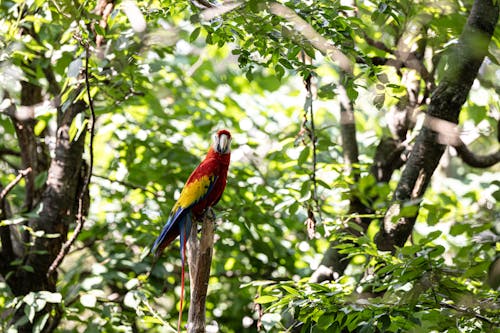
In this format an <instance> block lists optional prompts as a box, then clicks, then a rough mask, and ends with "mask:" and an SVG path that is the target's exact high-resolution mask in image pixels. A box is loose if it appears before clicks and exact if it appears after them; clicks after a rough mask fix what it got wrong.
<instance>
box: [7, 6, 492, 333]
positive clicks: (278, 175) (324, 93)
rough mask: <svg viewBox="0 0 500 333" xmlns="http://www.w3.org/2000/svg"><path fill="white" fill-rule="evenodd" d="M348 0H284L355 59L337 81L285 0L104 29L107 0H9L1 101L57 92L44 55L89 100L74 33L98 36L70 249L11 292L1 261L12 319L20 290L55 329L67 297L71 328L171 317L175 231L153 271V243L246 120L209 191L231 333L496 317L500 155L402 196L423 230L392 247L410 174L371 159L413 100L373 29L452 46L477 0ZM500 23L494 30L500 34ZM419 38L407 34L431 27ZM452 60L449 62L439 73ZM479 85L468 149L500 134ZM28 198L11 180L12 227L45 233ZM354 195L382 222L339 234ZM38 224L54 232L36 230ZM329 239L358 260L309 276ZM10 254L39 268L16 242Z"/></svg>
mask: <svg viewBox="0 0 500 333" xmlns="http://www.w3.org/2000/svg"><path fill="white" fill-rule="evenodd" d="M342 3H343V2H342ZM342 3H341V2H340V1H329V0H315V1H309V2H301V1H284V2H282V4H284V5H286V6H288V7H290V8H292V9H293V10H294V12H295V13H297V15H299V16H300V17H301V18H302V19H304V20H305V21H307V22H308V23H309V24H310V25H311V26H312V27H314V28H315V29H316V30H317V32H318V33H319V34H321V35H322V36H324V37H325V38H327V39H328V40H329V41H330V42H331V43H332V44H333V45H335V46H336V47H338V48H339V49H340V50H342V51H343V52H345V53H346V54H347V55H348V56H349V57H350V58H352V59H356V60H357V61H359V63H360V64H359V66H358V67H357V68H356V72H355V73H354V76H353V77H348V78H345V80H343V81H344V82H340V81H342V80H341V79H340V77H341V75H339V73H338V71H337V68H336V65H335V64H333V63H332V60H331V59H329V58H327V57H324V56H323V55H320V54H319V53H318V52H316V51H315V49H314V48H313V46H312V45H311V42H310V41H308V40H307V39H305V38H304V37H303V36H302V35H301V34H300V33H297V32H295V31H293V30H292V29H291V27H290V25H289V23H288V22H287V21H286V20H285V19H283V18H280V17H277V16H275V15H272V14H271V13H270V12H269V10H268V3H266V2H264V1H257V0H251V1H245V2H243V4H242V5H241V6H240V7H238V8H236V9H234V10H232V11H230V12H228V13H225V14H224V15H223V16H222V17H217V18H214V19H212V20H208V21H205V20H203V18H202V17H201V16H200V15H201V14H202V13H201V12H200V10H199V9H198V8H196V7H195V6H194V5H193V4H192V3H190V2H188V1H170V0H164V1H152V2H150V1H139V2H137V6H138V8H139V9H140V11H141V12H142V15H143V16H144V19H145V20H146V22H147V31H146V32H144V33H139V32H136V31H135V30H134V29H133V28H132V24H131V22H130V19H129V18H128V17H127V16H126V14H125V13H124V12H123V10H121V9H120V8H121V7H117V8H115V9H114V10H113V12H112V14H111V16H110V18H109V20H108V25H107V27H106V28H105V29H104V28H102V27H99V25H97V24H94V22H96V21H99V20H100V17H97V16H96V15H95V14H93V9H94V7H95V2H94V1H90V2H81V3H79V2H73V1H68V0H61V1H52V2H50V1H49V2H45V1H27V2H22V1H2V3H1V5H0V10H1V14H2V15H1V16H0V31H1V37H0V45H1V48H0V62H1V63H0V65H1V67H2V71H1V72H2V73H0V78H1V79H0V90H1V92H2V95H3V97H4V99H5V98H6V96H7V95H6V93H8V94H9V96H10V97H11V98H12V99H13V100H15V101H17V102H19V100H20V98H21V97H20V85H19V81H20V80H21V79H23V80H26V81H29V82H32V83H34V84H36V85H40V86H41V87H42V88H43V92H44V94H46V95H47V96H49V98H47V99H49V100H53V99H54V98H55V96H56V95H58V93H57V92H55V91H53V88H51V85H50V82H48V81H47V79H46V74H45V71H46V70H47V69H48V68H50V69H51V70H52V71H53V73H54V77H55V80H56V81H57V83H58V84H59V86H60V87H62V93H61V94H60V98H61V105H62V112H63V113H64V112H65V111H66V110H67V108H68V106H69V105H70V104H71V103H72V102H73V101H75V100H85V101H86V99H87V97H86V95H85V94H84V90H83V85H82V84H83V82H82V80H81V72H82V71H83V68H84V65H85V52H84V47H83V46H82V45H81V43H80V41H83V42H86V41H89V42H90V43H91V51H92V57H91V58H90V62H89V71H90V85H91V88H92V89H91V93H92V98H93V102H94V105H95V109H96V113H97V115H98V122H97V133H96V136H95V141H94V152H93V153H94V161H95V164H94V170H93V177H92V184H91V186H90V196H91V207H90V213H89V217H88V220H87V221H86V224H85V227H84V230H83V231H82V233H81V234H80V235H79V237H78V240H77V242H76V243H75V245H74V246H73V248H72V252H70V254H69V255H68V256H67V257H66V259H65V261H64V264H63V266H62V267H61V270H60V272H59V280H58V284H57V291H54V292H49V291H39V292H31V293H29V294H28V295H24V296H18V297H15V296H14V295H13V294H12V291H11V290H10V289H9V287H8V285H7V283H5V282H4V280H7V279H9V278H11V276H3V280H2V281H1V282H0V308H1V309H2V310H0V317H2V319H3V318H5V319H6V320H5V321H4V320H2V323H1V324H0V328H1V330H3V331H7V330H8V329H14V328H13V327H14V326H15V324H16V323H11V322H10V320H11V319H12V318H13V315H14V312H15V310H17V309H21V308H22V309H24V313H25V315H26V316H25V317H24V318H22V319H21V320H24V321H26V320H28V321H30V322H34V331H35V332H36V331H42V329H43V328H44V327H45V325H46V322H47V318H48V316H47V313H45V314H42V310H43V309H48V308H49V307H51V306H56V305H57V306H58V308H57V309H58V310H57V311H61V313H62V319H61V324H60V325H59V327H58V328H57V330H56V331H58V332H66V331H76V330H81V327H84V329H85V332H116V331H123V332H130V331H144V332H146V331H147V332H164V331H166V330H168V329H173V328H172V327H175V323H176V320H177V311H178V309H179V304H178V303H179V295H180V257H179V247H178V244H177V243H174V244H173V245H172V246H171V247H170V248H168V249H167V250H166V252H165V254H164V255H163V256H162V257H161V259H160V261H159V263H158V264H157V266H156V267H155V268H154V269H153V271H152V272H151V275H150V277H149V279H146V274H147V273H148V271H149V269H150V267H151V263H152V257H151V256H146V253H147V251H148V250H149V247H150V246H151V244H152V242H153V241H154V239H155V238H156V236H157V235H158V233H159V232H160V229H161V227H162V225H163V223H164V222H165V220H166V217H167V216H168V213H169V210H170V208H171V207H172V205H173V204H174V202H175V199H176V198H177V197H178V195H179V193H180V189H181V188H182V185H183V183H184V181H185V180H186V179H187V177H188V176H189V174H190V172H191V171H192V170H193V168H194V167H195V166H196V165H197V163H198V162H199V161H200V159H201V158H202V156H203V155H204V154H205V151H206V150H207V149H208V146H209V144H210V142H209V140H210V137H211V134H212V132H213V131H214V130H216V129H218V128H222V127H226V128H228V129H230V130H231V131H232V133H233V136H234V140H233V158H232V162H231V167H230V171H229V180H228V186H227V189H226V191H225V194H224V196H223V197H222V199H221V201H220V203H219V204H218V206H217V208H216V213H217V216H218V218H219V220H218V222H217V230H216V243H215V253H214V261H213V265H212V273H211V278H210V284H209V294H208V298H207V322H208V323H209V324H211V325H214V326H217V327H218V329H219V331H220V332H228V333H230V332H255V331H256V329H257V326H258V325H262V326H260V327H261V329H260V330H261V331H262V330H264V331H270V332H278V331H287V330H288V331H289V330H290V327H297V328H298V329H300V331H302V332H341V331H346V330H347V331H357V332H402V331H414V332H429V331H449V332H459V331H460V332H462V331H467V332H481V331H491V329H492V328H494V326H495V324H498V319H497V316H498V306H497V305H496V304H497V302H498V292H495V291H493V290H491V289H489V288H488V287H487V286H486V285H485V283H484V281H485V279H486V274H487V273H486V272H487V270H488V267H489V263H491V262H492V261H493V259H494V258H495V256H496V255H497V253H498V251H499V250H500V249H499V248H498V245H497V244H496V243H495V240H497V239H498V233H499V230H498V223H497V222H496V221H498V220H499V218H500V216H499V213H498V212H499V208H500V206H499V183H498V182H496V183H495V182H491V180H492V179H496V178H498V177H497V175H498V167H497V168H496V169H495V168H493V169H492V170H491V172H484V173H481V172H477V171H476V170H472V169H470V168H468V167H466V166H463V164H462V163H460V162H457V161H452V167H451V168H450V169H452V171H451V172H450V174H449V175H448V176H449V177H447V176H445V175H437V176H436V177H437V178H438V179H439V180H438V181H436V184H435V186H433V187H432V189H430V190H429V191H428V193H427V194H426V196H425V197H424V199H423V202H422V204H421V206H416V205H408V206H405V207H404V209H403V213H404V214H408V215H411V214H414V213H415V211H416V210H417V209H418V208H419V207H420V211H419V217H418V220H417V224H416V226H415V231H414V233H413V236H412V242H411V244H409V245H408V246H406V247H403V248H401V249H398V251H397V252H396V253H395V254H394V255H391V254H389V253H384V252H380V251H378V250H377V249H376V246H375V245H374V242H373V236H374V234H375V233H376V231H377V230H378V226H377V225H376V224H377V223H379V222H381V220H382V219H381V217H382V216H383V214H384V212H385V210H386V209H387V206H388V203H389V202H390V200H391V195H392V194H391V193H392V192H393V191H394V189H395V187H396V182H397V177H398V175H397V174H396V176H395V179H394V180H393V181H392V182H390V183H388V184H382V183H377V182H376V180H375V178H374V177H373V175H371V174H370V164H371V163H372V161H373V155H374V150H375V147H376V145H377V143H378V140H379V139H380V137H382V135H383V134H387V132H388V131H387V129H386V128H385V127H386V126H385V125H386V124H385V120H384V117H385V116H386V115H385V113H387V110H388V109H389V108H390V107H391V106H394V105H395V104H396V103H398V102H399V101H400V100H401V99H402V96H403V95H404V93H405V92H406V83H405V82H402V80H401V79H400V77H399V76H398V75H397V73H396V70H394V69H393V68H387V66H379V65H374V64H373V58H374V57H392V56H393V55H390V54H388V53H387V52H386V51H383V50H381V49H379V48H376V47H374V45H373V43H369V42H368V41H367V38H366V37H367V36H368V37H370V38H371V39H374V40H377V41H381V42H383V43H385V44H387V45H392V44H393V43H394V40H397V39H398V38H399V37H400V36H402V35H403V34H405V33H406V32H407V31H408V30H409V29H410V28H412V27H414V26H420V25H424V26H425V27H426V28H427V29H428V31H427V43H428V47H429V48H430V52H432V53H433V55H434V54H438V55H439V57H442V58H445V57H446V56H447V52H448V50H449V46H450V44H452V42H453V41H454V40H455V39H456V38H457V36H458V35H459V33H460V32H461V30H462V27H463V24H464V22H465V20H466V11H465V8H464V6H465V7H467V8H468V7H469V6H470V1H466V3H465V4H462V2H456V1H449V2H448V6H445V8H440V7H439V8H438V7H436V6H429V5H428V4H427V3H422V2H418V1H417V2H413V1H412V2H410V1H392V0H391V1H380V2H374V3H368V2H367V3H360V4H359V5H358V6H356V8H354V7H350V6H345V5H342ZM75 4H78V6H76V5H75ZM118 6H120V5H118ZM22 13H27V14H26V15H24V14H22ZM91 26H93V28H90V27H91ZM23 31H29V32H30V33H22V32H23ZM97 34H100V35H102V36H103V37H104V41H105V42H104V45H103V46H102V47H101V48H97V46H96V45H95V43H94V41H95V39H96V35H97ZM34 36H36V37H34ZM499 37H500V36H498V29H497V32H496V37H495V38H496V39H495V40H496V43H497V46H496V48H495V47H492V49H493V51H498V40H499ZM413 38H414V39H413V40H412V41H411V45H413V44H414V43H417V42H418V41H419V40H420V39H421V38H423V37H422V35H421V34H417V36H413ZM302 51H303V53H302ZM304 54H306V55H308V56H309V57H311V58H313V64H312V65H311V64H305V63H304V61H303V55H304ZM497 58H498V57H497ZM433 60H435V59H433ZM443 66H444V65H442V66H438V67H436V74H437V80H439V78H440V77H441V75H442V72H443V71H445V70H446V69H445V68H444V67H443ZM400 70H402V71H406V70H408V69H405V68H403V69H400ZM497 71H498V66H496V67H495V66H493V67H488V68H487V69H485V76H484V77H485V78H486V79H488V80H490V81H492V82H496V81H495V80H494V78H496V76H495V75H497V74H495V73H497ZM309 75H312V76H313V77H314V78H315V79H316V80H317V83H318V87H319V89H318V97H319V99H318V100H316V99H315V100H314V101H312V102H311V101H310V100H309V103H312V107H313V110H314V117H315V125H316V132H315V138H316V142H315V144H316V147H317V148H316V161H315V163H314V164H315V165H314V166H313V154H314V152H313V147H312V142H311V136H309V135H308V134H307V130H306V131H301V130H302V129H303V124H305V127H307V128H309V129H310V128H311V123H310V122H311V119H310V116H309V115H304V109H307V107H304V104H305V100H306V98H305V90H304V88H303V84H302V79H303V78H306V77H308V76H309ZM4 78H5V79H4ZM12 82H14V83H12ZM340 84H342V85H343V87H344V88H345V90H346V94H347V96H348V98H349V99H350V100H351V101H354V102H356V103H355V107H356V112H357V113H356V126H357V131H358V133H357V135H358V146H359V150H360V161H359V163H358V164H356V165H353V168H354V172H353V173H352V174H350V175H349V174H347V173H346V172H344V169H345V164H344V161H343V158H342V148H341V146H340V144H339V139H338V138H339V137H340V126H339V124H340V115H339V114H338V112H337V109H338V101H339V99H338V94H339V92H338V89H337V88H338V87H339V85H340ZM422 89H423V88H422ZM473 94H476V97H475V98H471V101H469V102H468V103H467V104H466V106H465V107H464V111H463V112H462V115H461V117H462V118H463V119H461V121H462V122H463V123H466V124H467V126H470V128H471V129H473V130H475V131H476V132H478V133H479V135H478V138H477V140H476V141H475V142H474V145H473V147H474V148H478V149H477V150H478V151H485V153H486V152H489V149H492V148H491V147H492V146H493V145H492V143H493V142H494V139H493V138H492V136H491V134H492V128H494V127H493V126H494V123H495V120H494V119H493V118H494V117H492V116H490V115H491V114H493V111H494V110H495V107H496V109H498V103H499V102H498V96H497V95H495V94H493V93H492V89H490V88H478V89H476V90H475V91H474V92H473ZM481 96H487V101H484V100H483V99H482V98H481ZM372 102H373V104H375V107H374V106H373V105H371V103H372ZM47 105H48V104H44V105H43V106H41V107H40V109H37V111H36V125H35V134H36V136H37V138H38V139H39V140H40V141H44V142H45V141H46V142H47V144H48V145H49V146H50V144H51V141H50V140H53V138H54V136H55V133H51V131H53V128H54V123H55V121H56V109H55V108H54V107H53V106H47ZM308 106H310V105H308ZM2 110H3V106H2ZM358 111H359V112H358ZM304 117H306V118H307V119H304ZM87 120H88V119H87V118H86V117H83V116H82V117H81V118H79V119H78V120H75V122H74V123H73V124H72V131H71V134H72V137H78V136H79V135H81V134H82V133H83V132H84V131H85V128H86V124H87ZM15 133H16V132H15V128H14V127H13V125H12V122H11V121H10V119H9V117H8V116H6V115H5V114H4V113H1V114H0V136H1V138H2V140H0V148H1V149H5V150H12V151H13V153H12V154H3V153H2V155H1V161H0V163H1V166H2V169H1V170H2V171H1V172H0V182H1V184H2V185H3V186H5V185H6V184H9V183H10V182H12V181H13V179H14V178H15V172H16V170H19V169H22V163H21V157H20V154H19V153H20V152H19V151H18V149H19V148H18V146H17V145H16V134H15ZM87 140H88V138H87ZM409 141H412V138H409ZM86 154H87V155H88V152H87V153H86ZM85 157H86V158H87V157H88V156H85ZM313 168H315V171H316V174H315V177H316V178H315V179H316V184H313V180H312V177H311V174H312V170H313ZM495 171H496V172H497V173H495ZM354 175H356V176H354ZM358 176H359V177H358ZM46 178H47V173H43V174H40V175H39V178H37V180H36V184H37V185H36V186H37V188H41V187H42V186H43V184H44V183H45V182H46V180H47V179H46ZM315 185H316V188H317V198H315V195H314V186H315ZM24 196H25V183H24V181H21V182H20V183H19V184H18V186H16V187H14V188H13V189H12V191H11V192H10V193H9V195H8V197H7V200H8V203H9V205H10V206H11V207H12V208H13V212H12V213H13V216H12V217H11V218H9V219H4V220H2V221H1V222H0V227H5V226H12V227H15V228H16V229H15V230H17V231H18V233H19V234H22V233H23V232H30V231H31V232H33V231H32V230H29V228H28V227H26V226H23V225H20V224H21V222H22V221H23V220H24V219H26V218H29V217H34V216H36V214H37V210H36V209H39V207H37V208H36V209H34V210H32V211H25V207H23V200H24ZM352 196H355V197H356V198H358V199H359V200H360V201H361V202H362V203H363V204H364V205H365V206H366V207H369V208H370V209H371V210H372V212H371V213H370V214H368V215H369V216H368V217H370V218H371V219H373V223H372V225H371V226H370V228H369V229H368V232H367V234H366V235H363V236H360V237H353V236H352V235H349V234H346V233H345V232H344V229H345V226H346V225H350V226H352V227H353V228H356V227H357V228H360V227H359V225H357V224H355V223H353V222H352V221H353V220H354V219H355V218H356V217H359V214H356V213H354V214H350V213H349V207H348V206H349V199H350V198H351V197H352ZM311 212H312V214H313V217H314V218H315V219H316V220H317V221H318V222H319V223H318V225H317V226H316V229H315V231H314V234H315V238H314V239H311V240H308V239H307V230H306V228H305V226H304V222H305V221H306V220H307V219H308V217H310V216H309V215H310V213H311ZM495 223H496V224H495ZM72 228H73V226H70V230H72ZM356 230H358V229H356ZM70 234H71V233H70ZM491 234H492V235H493V236H491ZM42 236H43V237H51V235H36V237H42ZM489 236H491V237H490V238H488V237H489ZM495 237H496V238H495ZM330 241H336V242H337V244H338V245H337V246H336V249H337V250H338V251H339V252H340V253H341V254H345V255H346V256H347V258H348V259H351V261H350V264H349V266H348V268H347V270H346V271H345V274H344V275H343V276H341V277H338V278H337V279H336V280H335V281H333V282H329V283H321V284H318V283H310V282H308V277H309V276H310V275H311V274H312V272H313V271H314V269H315V268H317V267H318V265H319V263H320V261H321V259H322V256H323V253H324V252H325V251H326V249H327V248H328V247H329V244H330ZM10 264H11V265H14V266H19V265H21V266H23V269H26V270H30V269H31V270H32V269H33V268H32V267H31V266H28V265H24V264H23V262H22V260H20V261H18V262H12V263H10ZM256 305H257V309H256ZM187 307H189V304H188V305H187ZM259 308H261V309H263V313H259V311H258V309H259ZM4 309H5V310H4ZM51 309H52V308H51ZM53 311H56V308H54V310H53ZM495 311H497V312H496V313H495ZM37 314H42V315H41V316H38V315H37ZM186 317H187V316H186V315H185V316H184V318H186ZM11 324H12V325H11ZM17 324H19V323H17ZM10 326H12V327H10Z"/></svg>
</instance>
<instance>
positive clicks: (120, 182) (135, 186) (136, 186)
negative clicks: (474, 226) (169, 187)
mask: <svg viewBox="0 0 500 333" xmlns="http://www.w3.org/2000/svg"><path fill="white" fill-rule="evenodd" d="M92 176H93V177H94V178H100V179H104V180H107V181H110V182H112V183H117V184H120V185H123V186H126V187H128V188H131V189H138V190H141V191H144V192H147V193H150V194H152V195H154V196H155V197H157V198H164V197H165V196H164V195H163V194H160V193H158V192H155V191H151V190H150V189H148V188H147V187H146V186H142V185H137V184H133V183H130V182H126V181H123V180H118V179H111V178H109V177H106V176H102V175H98V174H95V173H93V174H92Z"/></svg>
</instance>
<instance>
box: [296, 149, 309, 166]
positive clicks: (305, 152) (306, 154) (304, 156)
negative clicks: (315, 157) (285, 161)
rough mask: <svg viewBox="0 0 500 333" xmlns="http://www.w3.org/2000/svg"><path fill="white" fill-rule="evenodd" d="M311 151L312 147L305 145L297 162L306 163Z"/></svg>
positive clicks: (299, 163)
mask: <svg viewBox="0 0 500 333" xmlns="http://www.w3.org/2000/svg"><path fill="white" fill-rule="evenodd" d="M310 153H311V149H310V148H309V147H304V149H302V151H301V152H300V154H299V158H298V159H297V164H298V165H303V164H304V163H306V162H307V159H308V158H309V155H310Z"/></svg>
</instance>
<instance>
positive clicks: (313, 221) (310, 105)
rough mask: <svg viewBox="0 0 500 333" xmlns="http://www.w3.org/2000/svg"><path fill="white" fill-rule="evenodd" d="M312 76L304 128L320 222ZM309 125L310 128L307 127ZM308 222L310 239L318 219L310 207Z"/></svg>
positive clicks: (307, 80) (308, 82)
mask: <svg viewBox="0 0 500 333" xmlns="http://www.w3.org/2000/svg"><path fill="white" fill-rule="evenodd" d="M301 57H302V62H304V64H305V63H306V60H308V61H309V62H311V61H312V59H310V58H309V59H306V55H305V52H302V54H301ZM312 84H313V83H312V74H309V75H308V76H307V77H305V78H304V87H305V88H306V103H305V106H304V122H303V125H302V126H303V128H304V129H305V131H306V133H307V135H308V136H309V139H310V140H311V144H312V151H313V160H312V172H311V175H310V178H311V182H312V184H313V187H312V191H311V192H312V193H311V194H312V199H313V201H314V204H315V205H316V210H317V212H318V215H319V218H320V220H322V217H321V206H320V203H319V198H318V184H317V182H316V169H317V146H316V144H317V138H316V127H315V124H314V109H313V89H312ZM308 113H309V121H308V119H307V114H308ZM308 123H309V126H308V125H307V124H308ZM307 215H308V217H307V220H306V222H305V223H306V226H307V232H308V235H309V237H310V238H312V237H313V236H314V229H315V226H316V219H315V217H314V212H313V210H312V209H311V208H310V207H309V208H308V212H307Z"/></svg>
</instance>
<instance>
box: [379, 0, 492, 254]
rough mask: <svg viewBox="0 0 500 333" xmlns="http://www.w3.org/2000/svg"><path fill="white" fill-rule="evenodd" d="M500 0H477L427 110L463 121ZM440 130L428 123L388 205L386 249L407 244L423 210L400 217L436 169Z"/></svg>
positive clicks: (383, 239) (382, 232)
mask: <svg viewBox="0 0 500 333" xmlns="http://www.w3.org/2000/svg"><path fill="white" fill-rule="evenodd" d="M498 11H499V7H498V3H495V4H494V3H493V2H492V0H476V1H475V2H474V4H473V6H472V9H471V13H470V15H469V18H468V20H467V23H466V25H465V27H464V30H463V32H462V34H461V36H460V38H459V42H458V44H457V45H456V46H455V47H454V49H453V52H452V53H451V55H450V57H449V61H448V66H449V69H448V71H447V72H446V74H445V76H444V78H443V80H442V81H441V83H440V84H439V86H438V87H437V89H436V91H435V92H434V94H433V96H432V98H431V102H430V104H429V108H428V111H427V115H428V116H431V117H435V118H439V119H442V120H446V121H448V122H452V123H455V124H457V123H458V116H459V114H460V109H461V107H462V105H463V104H464V102H465V100H466V99H467V96H468V93H469V91H470V88H471V86H472V83H473V82H474V79H475V78H476V76H477V73H478V70H479V67H480V66H481V64H482V62H483V60H484V57H485V56H486V55H487V52H488V44H489V42H490V40H491V36H492V35H493V31H494V29H495V25H496V23H497V21H498ZM439 134H440V133H438V132H437V131H436V130H434V129H431V128H429V127H428V126H426V125H424V127H423V128H422V130H421V131H420V133H419V135H418V137H417V140H416V142H415V145H414V148H413V150H412V152H411V154H410V157H409V160H408V162H407V164H406V168H405V169H404V171H403V174H402V176H401V179H400V181H399V184H398V186H397V188H396V191H395V194H394V198H393V203H392V205H391V207H390V208H389V209H388V210H387V213H386V215H385V217H384V221H383V223H382V226H381V230H380V232H379V233H378V234H377V237H376V243H377V246H378V248H379V249H381V250H390V251H392V250H394V248H395V246H399V247H401V246H403V245H404V244H405V242H406V240H407V239H408V237H409V236H410V234H411V232H412V230H413V225H414V224H415V220H416V217H417V214H418V210H417V212H415V213H413V214H410V215H409V216H408V215H407V214H405V215H406V216H401V210H402V207H403V206H404V205H408V204H410V205H415V204H418V202H419V200H420V199H421V198H422V196H423V194H424V193H425V190H426V189H427V186H428V185H429V182H430V179H431V176H432V174H433V172H434V170H435V169H436V167H437V165H438V163H439V160H440V158H441V156H442V155H443V152H444V149H445V145H444V144H443V143H442V141H440V140H439Z"/></svg>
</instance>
